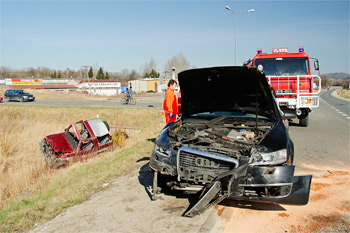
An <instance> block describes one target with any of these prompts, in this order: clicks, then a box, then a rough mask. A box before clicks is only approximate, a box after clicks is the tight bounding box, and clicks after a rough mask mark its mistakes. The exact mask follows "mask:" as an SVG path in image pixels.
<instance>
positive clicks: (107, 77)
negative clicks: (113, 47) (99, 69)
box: [105, 71, 109, 79]
mask: <svg viewBox="0 0 350 233" xmlns="http://www.w3.org/2000/svg"><path fill="white" fill-rule="evenodd" d="M105 79H109V75H108V72H107V71H106V75H105Z"/></svg>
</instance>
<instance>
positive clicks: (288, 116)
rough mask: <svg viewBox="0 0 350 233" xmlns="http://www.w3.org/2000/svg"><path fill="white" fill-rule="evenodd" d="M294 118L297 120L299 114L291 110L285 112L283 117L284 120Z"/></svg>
mask: <svg viewBox="0 0 350 233" xmlns="http://www.w3.org/2000/svg"><path fill="white" fill-rule="evenodd" d="M294 118H297V114H296V112H295V111H289V110H284V111H283V116H282V119H283V120H291V119H294Z"/></svg>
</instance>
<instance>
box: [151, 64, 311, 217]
mask: <svg viewBox="0 0 350 233" xmlns="http://www.w3.org/2000/svg"><path fill="white" fill-rule="evenodd" d="M179 84H180V88H181V104H182V118H181V119H180V120H178V121H176V122H173V123H169V124H168V125H166V126H165V128H164V129H163V130H162V131H161V132H160V135H159V137H158V138H157V139H156V141H155V147H154V150H153V151H152V155H151V158H150V167H151V168H152V170H153V171H154V180H153V192H154V193H157V192H158V191H159V187H160V188H163V189H164V188H168V189H171V190H179V191H183V192H186V193H192V194H196V195H197V196H198V202H197V203H196V204H194V205H193V206H190V207H189V209H188V210H187V211H186V212H185V213H184V216H187V217H192V216H194V215H196V214H199V213H201V212H202V211H204V210H205V209H206V208H207V207H208V206H211V205H213V204H216V203H219V202H220V201H222V200H223V199H225V198H230V199H235V200H246V201H257V202H268V203H278V204H292V205H306V204H307V203H308V200H309V193H310V184H311V179H312V177H311V176H294V168H295V167H294V166H293V157H294V146H293V142H292V140H291V139H290V137H289V135H288V129H287V128H286V126H285V124H283V117H282V116H281V112H280V110H279V109H278V106H277V105H276V103H275V100H274V98H273V95H272V93H271V91H270V87H269V84H268V82H267V80H266V77H265V75H264V73H262V72H260V71H258V70H257V69H255V68H247V67H213V68H203V69H193V70H187V71H184V72H182V73H180V74H179Z"/></svg>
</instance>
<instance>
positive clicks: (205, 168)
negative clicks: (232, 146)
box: [177, 147, 238, 183]
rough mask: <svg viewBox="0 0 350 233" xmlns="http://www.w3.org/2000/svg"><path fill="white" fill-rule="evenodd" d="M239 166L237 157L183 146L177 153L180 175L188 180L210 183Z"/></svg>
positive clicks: (182, 178)
mask: <svg viewBox="0 0 350 233" xmlns="http://www.w3.org/2000/svg"><path fill="white" fill-rule="evenodd" d="M237 166H238V161H237V160H236V159H233V158H230V157H226V156H222V155H217V154H212V153H208V152H204V151H200V150H195V149H192V148H188V147H181V148H180V149H179V151H178V155H177V170H178V176H179V178H180V179H181V180H186V181H193V182H202V183H210V182H212V181H213V180H214V179H215V178H216V177H217V176H218V175H220V174H222V173H224V172H226V171H229V170H231V169H234V168H236V167H237Z"/></svg>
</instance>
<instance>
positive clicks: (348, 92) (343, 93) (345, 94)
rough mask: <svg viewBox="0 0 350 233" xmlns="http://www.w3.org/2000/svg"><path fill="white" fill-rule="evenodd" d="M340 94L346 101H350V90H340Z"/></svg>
mask: <svg viewBox="0 0 350 233" xmlns="http://www.w3.org/2000/svg"><path fill="white" fill-rule="evenodd" d="M338 94H339V95H340V96H341V97H343V98H345V99H350V90H349V89H340V90H339V91H338Z"/></svg>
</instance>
